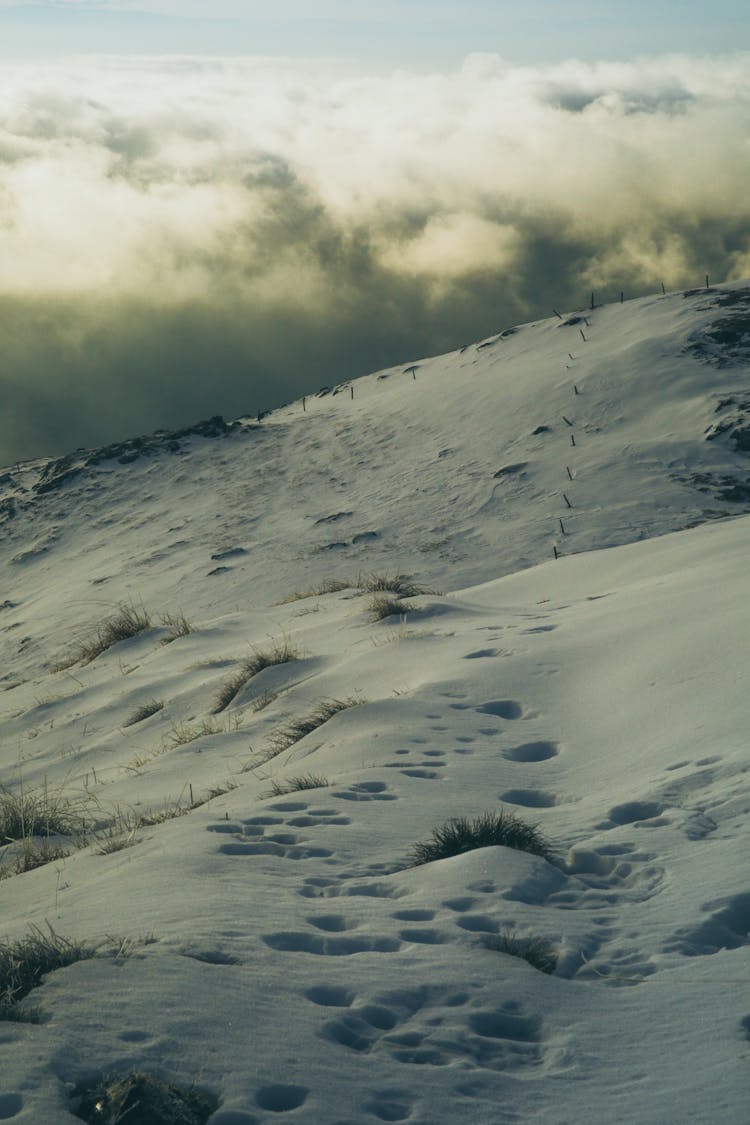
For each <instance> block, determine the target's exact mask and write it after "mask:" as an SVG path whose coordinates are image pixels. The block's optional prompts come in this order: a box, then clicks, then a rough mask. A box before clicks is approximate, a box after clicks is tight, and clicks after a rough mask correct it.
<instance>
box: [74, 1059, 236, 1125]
mask: <svg viewBox="0 0 750 1125" xmlns="http://www.w3.org/2000/svg"><path fill="white" fill-rule="evenodd" d="M73 1097H74V1098H75V1099H77V1101H78V1105H77V1108H76V1109H75V1110H74V1113H75V1115H76V1117H79V1118H80V1119H81V1120H82V1121H87V1122H89V1123H90V1125H95V1123H96V1125H126V1123H127V1125H205V1122H207V1121H208V1119H209V1117H210V1116H211V1114H212V1113H213V1112H214V1110H215V1109H216V1107H217V1105H218V1101H217V1100H216V1099H215V1098H208V1097H206V1096H205V1095H204V1094H201V1093H199V1092H198V1091H197V1090H196V1089H195V1087H189V1088H187V1089H181V1088H180V1087H179V1086H174V1085H172V1083H171V1082H164V1081H162V1079H161V1078H157V1077H156V1076H155V1075H153V1074H146V1073H144V1072H143V1071H140V1070H133V1071H131V1072H130V1073H129V1074H124V1075H122V1074H121V1075H115V1074H111V1075H109V1076H108V1077H106V1078H103V1079H102V1080H101V1081H100V1082H97V1083H96V1084H95V1085H93V1086H79V1087H78V1088H77V1089H76V1090H75V1091H74V1093H73Z"/></svg>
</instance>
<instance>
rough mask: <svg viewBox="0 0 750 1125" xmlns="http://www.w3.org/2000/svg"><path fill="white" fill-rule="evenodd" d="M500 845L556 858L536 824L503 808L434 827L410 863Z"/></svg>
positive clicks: (545, 857) (413, 863)
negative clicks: (496, 811) (470, 818)
mask: <svg viewBox="0 0 750 1125" xmlns="http://www.w3.org/2000/svg"><path fill="white" fill-rule="evenodd" d="M498 846H500V847H504V848H515V849H516V850H517V851H522V852H529V853H531V855H538V856H541V857H542V858H543V859H548V860H551V859H552V858H553V853H552V847H551V845H550V844H549V843H548V842H547V840H546V838H545V837H544V836H543V835H542V833H541V832H540V831H539V828H538V827H537V825H535V824H527V823H526V822H525V821H523V820H521V819H520V818H519V817H517V816H516V815H515V813H508V812H505V811H504V810H503V809H501V810H500V812H498V813H494V812H489V813H482V815H481V816H476V817H474V818H473V819H472V820H469V818H468V817H465V816H461V817H456V818H455V819H453V820H449V821H447V823H445V824H443V825H441V826H440V827H439V828H434V829H433V831H432V838H431V839H430V840H427V841H426V842H425V843H420V844H415V845H414V847H413V848H412V851H411V856H410V866H412V867H416V866H419V865H420V864H423V863H432V862H433V860H436V859H447V858H448V857H449V856H455V855H463V854H464V853H465V852H470V851H473V850H474V849H476V848H490V847H498Z"/></svg>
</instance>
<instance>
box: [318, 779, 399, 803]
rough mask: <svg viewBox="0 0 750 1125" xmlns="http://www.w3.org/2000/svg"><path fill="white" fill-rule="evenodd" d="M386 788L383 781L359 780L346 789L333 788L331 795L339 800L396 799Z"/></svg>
mask: <svg viewBox="0 0 750 1125" xmlns="http://www.w3.org/2000/svg"><path fill="white" fill-rule="evenodd" d="M387 788H388V786H387V785H386V784H385V782H384V781H361V782H359V783H358V784H357V785H350V786H349V788H348V789H337V790H334V791H333V792H332V793H331V796H332V797H336V798H338V800H340V801H397V800H398V797H397V796H396V794H395V793H387V792H386V790H387Z"/></svg>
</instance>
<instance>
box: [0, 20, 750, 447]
mask: <svg viewBox="0 0 750 1125" xmlns="http://www.w3.org/2000/svg"><path fill="white" fill-rule="evenodd" d="M678 10H679V18H678V17H677V14H676V13H677V12H678ZM309 12H310V6H309V5H302V4H301V3H293V2H284V0H281V2H280V3H278V4H276V5H274V8H273V18H272V19H269V17H268V15H267V7H266V6H263V8H261V5H256V4H253V3H243V4H239V3H233V2H231V0H227V2H225V3H217V4H212V5H211V6H210V8H209V6H208V5H207V4H203V3H198V2H197V0H195V2H192V3H181V4H180V5H179V6H178V5H177V4H176V3H171V2H168V0H165V2H163V3H162V2H158V0H154V2H150V3H146V2H143V3H140V4H126V3H109V4H103V3H88V4H82V3H71V2H68V0H62V2H59V3H55V4H49V3H48V4H29V5H25V6H19V5H14V4H8V3H1V2H0V66H1V67H2V74H3V83H2V87H1V88H0V332H2V339H3V351H2V353H0V392H1V393H2V401H3V410H2V412H1V413H0V464H8V463H11V462H12V461H15V460H18V459H25V458H31V457H37V456H43V455H53V454H59V453H64V452H65V451H66V450H69V449H71V448H74V447H77V446H81V445H84V446H95V445H100V444H103V443H104V442H107V441H111V440H115V439H117V438H123V437H127V436H132V435H133V434H136V433H142V432H148V431H150V430H152V429H154V428H156V427H174V426H180V425H185V424H188V423H190V422H192V421H195V420H196V419H197V418H200V417H206V416H209V415H212V414H216V413H221V414H224V415H225V416H226V417H236V416H238V415H240V414H245V413H254V412H256V411H258V410H262V409H267V408H272V407H273V406H276V405H279V404H280V403H282V402H284V401H288V400H289V399H292V398H295V397H297V396H299V395H301V394H304V393H307V392H309V391H311V390H313V389H317V388H318V387H319V386H321V385H327V384H330V383H334V382H338V381H341V380H343V379H346V378H350V377H353V376H357V375H361V374H365V373H367V372H368V371H372V370H375V369H377V368H379V367H384V366H387V365H390V364H393V363H398V362H402V361H403V362H408V361H409V360H411V359H413V358H415V357H419V356H422V355H427V354H436V353H438V352H441V351H447V350H450V349H452V348H455V347H458V346H460V345H462V344H463V343H465V342H467V341H469V340H476V339H481V338H482V337H484V336H487V335H489V334H490V333H491V332H493V331H495V330H496V329H498V328H502V327H503V326H505V325H508V324H512V323H517V322H519V321H523V320H530V319H534V318H537V317H540V316H546V315H550V312H551V309H552V308H553V307H558V306H560V305H567V306H571V307H576V306H578V305H580V304H582V303H585V302H588V300H589V299H590V292H591V290H592V289H594V290H596V292H597V294H598V295H599V297H600V299H602V300H605V299H611V298H613V297H614V298H616V299H619V294H620V292H621V291H622V292H624V293H625V294H626V295H627V296H636V295H638V294H641V293H645V292H648V291H653V290H654V289H658V288H659V287H660V285H661V284H664V285H665V286H666V287H667V288H680V287H686V286H689V285H692V284H698V283H700V282H702V281H703V279H704V278H705V274H706V273H708V274H709V275H710V276H711V277H712V278H713V279H715V280H731V279H736V278H739V277H745V276H748V275H750V201H749V200H748V198H747V191H746V185H747V183H748V182H750V54H749V53H738V52H737V51H736V50H735V48H736V47H737V46H739V45H742V43H743V42H744V41H745V37H743V35H742V32H743V31H745V30H747V28H746V26H745V25H746V23H747V17H746V16H745V15H743V14H742V13H741V12H740V8H739V5H738V4H736V5H735V4H732V3H727V4H724V5H722V7H721V11H720V12H719V13H718V14H717V13H715V12H711V11H710V10H709V9H708V8H707V7H706V6H705V5H702V4H698V3H695V4H693V3H685V4H681V5H679V9H678V7H677V6H676V5H672V4H665V3H662V4H659V3H654V4H651V5H649V6H648V8H647V7H646V5H645V4H641V3H639V2H637V3H634V4H629V5H628V7H627V11H625V10H624V8H620V7H617V6H615V5H614V4H610V5H608V4H606V3H603V4H599V5H596V7H595V8H594V7H592V6H590V5H585V6H583V5H576V4H572V5H565V6H564V7H563V6H562V5H559V4H557V3H555V4H552V3H549V2H541V0H540V2H539V3H537V4H527V5H525V6H524V8H523V10H522V12H520V11H515V10H514V9H512V8H511V7H510V5H505V4H502V3H499V4H498V3H492V4H490V3H473V4H468V5H466V4H464V5H461V6H459V5H456V4H451V3H441V2H432V3H426V2H419V3H417V2H414V3H399V4H395V3H394V4H389V3H384V4H379V5H378V6H371V5H368V4H364V3H347V4H338V3H334V2H330V3H322V4H318V5H317V6H316V7H315V15H314V16H310V14H309ZM706 21H709V22H710V26H707V22H706Z"/></svg>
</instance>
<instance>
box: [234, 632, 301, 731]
mask: <svg viewBox="0 0 750 1125" xmlns="http://www.w3.org/2000/svg"><path fill="white" fill-rule="evenodd" d="M299 657H300V654H299V651H298V650H297V649H296V648H294V646H293V645H292V644H291V643H290V642H289V641H288V640H286V639H284V640H282V641H277V643H276V644H275V645H273V646H272V647H271V648H267V649H253V651H252V653H251V654H250V656H248V657H247V658H246V659H245V660H243V662H242V664H241V665H240V667H239V668H238V669H237V671H236V672H235V673H234V675H233V676H230V678H229V679H228V680H227V681H226V682H225V683H224V684H222V686H221V688H220V689H219V693H218V695H217V697H216V702H215V703H214V708H213V713H214V714H215V715H218V714H219V713H220V712H221V711H223V710H224V709H225V708H226V707H228V706H229V704H230V703H231V702H232V700H233V699H234V698H235V696H237V695H238V694H239V693H240V691H241V690H242V688H243V687H244V686H245V684H247V683H249V682H250V680H252V679H253V677H254V676H257V675H258V673H259V672H262V671H263V669H264V668H272V667H273V666H274V665H275V664H289V663H290V662H291V661H293V660H299Z"/></svg>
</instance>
